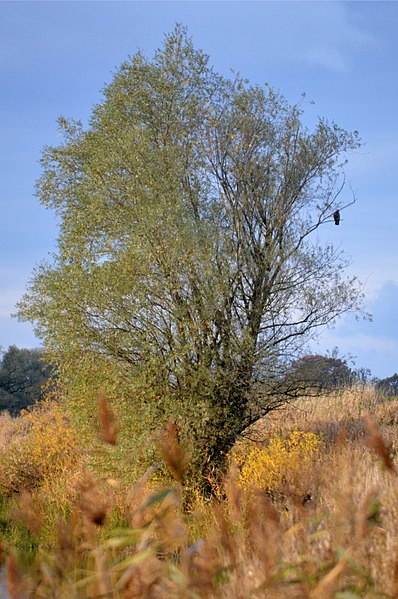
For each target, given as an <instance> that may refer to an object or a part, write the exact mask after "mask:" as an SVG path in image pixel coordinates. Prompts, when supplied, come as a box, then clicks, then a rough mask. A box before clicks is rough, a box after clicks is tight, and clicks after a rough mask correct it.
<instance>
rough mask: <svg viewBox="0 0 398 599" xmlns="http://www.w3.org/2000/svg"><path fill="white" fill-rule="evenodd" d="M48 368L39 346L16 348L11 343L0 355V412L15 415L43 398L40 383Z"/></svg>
mask: <svg viewBox="0 0 398 599" xmlns="http://www.w3.org/2000/svg"><path fill="white" fill-rule="evenodd" d="M50 374H51V368H50V366H49V364H48V363H46V361H45V359H44V353H43V350H42V349H19V348H18V347H16V346H15V345H11V346H10V347H9V348H8V350H7V351H5V352H3V353H2V354H0V411H3V410H7V411H8V412H9V413H10V414H11V415H13V416H16V415H17V414H19V412H20V411H21V410H23V409H25V408H27V407H29V406H30V405H32V404H33V403H34V402H35V401H36V400H40V399H42V398H43V386H44V385H45V384H46V382H47V381H48V379H49V377H50Z"/></svg>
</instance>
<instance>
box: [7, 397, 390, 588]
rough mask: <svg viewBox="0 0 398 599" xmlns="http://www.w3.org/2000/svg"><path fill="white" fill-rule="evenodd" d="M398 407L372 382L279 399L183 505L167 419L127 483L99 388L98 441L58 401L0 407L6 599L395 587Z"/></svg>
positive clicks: (115, 428)
mask: <svg viewBox="0 0 398 599" xmlns="http://www.w3.org/2000/svg"><path fill="white" fill-rule="evenodd" d="M397 408H398V401H397V400H394V399H389V400H388V401H386V400H385V399H383V398H382V397H380V396H378V395H377V394H376V393H375V392H374V391H373V390H372V389H370V388H358V389H352V390H346V391H344V392H341V393H336V394H334V395H327V396H324V397H318V398H302V399H301V400H299V401H298V402H297V403H294V404H292V405H287V406H285V407H284V408H283V409H281V410H280V411H276V412H273V413H272V414H270V415H268V417H267V418H266V419H262V420H260V421H259V422H258V423H256V424H255V425H253V426H252V427H251V428H249V429H248V430H247V431H246V433H245V435H243V436H242V438H241V439H240V440H239V441H238V442H237V443H236V444H235V446H234V448H233V450H232V451H231V452H230V455H229V469H228V472H227V474H226V476H225V478H224V480H223V481H222V482H220V481H219V479H217V478H214V480H212V481H209V482H210V484H212V486H213V496H212V498H211V499H205V498H204V497H203V496H201V495H197V496H196V497H194V498H193V497H192V496H190V504H189V508H188V507H187V505H186V503H185V502H184V494H185V493H186V488H185V486H186V476H185V475H186V471H187V466H188V461H189V456H188V455H187V453H186V451H184V449H183V448H182V447H181V445H180V443H179V440H178V428H177V427H176V425H175V424H174V423H173V422H169V424H168V427H167V429H166V430H165V431H164V435H163V437H162V438H161V439H160V440H159V443H158V452H157V455H155V456H154V458H155V459H156V461H154V462H153V465H152V467H151V468H149V469H147V470H146V471H142V472H141V476H137V478H136V479H135V481H134V482H133V483H131V480H130V479H129V477H123V472H125V471H127V470H128V463H127V462H128V457H127V456H126V455H125V454H124V452H123V451H122V452H121V454H119V453H118V438H119V436H123V430H122V425H121V424H120V423H119V424H118V422H117V420H115V419H114V415H113V413H112V410H111V408H110V402H108V401H106V399H105V396H104V395H101V396H100V398H99V402H98V412H97V413H96V414H95V415H94V417H93V427H94V428H96V430H97V433H98V447H97V448H95V447H90V446H84V444H80V443H81V441H80V440H79V437H78V435H76V434H75V431H74V430H73V427H72V424H71V420H70V419H69V417H68V416H67V414H66V412H65V411H64V408H63V406H62V403H60V402H59V400H58V399H57V398H54V397H53V398H50V399H49V400H47V401H46V402H44V403H42V404H40V405H38V406H37V407H36V408H34V409H33V410H30V411H27V412H25V413H23V414H22V415H21V416H20V417H18V418H14V419H12V418H10V417H9V416H7V414H3V415H2V416H1V419H0V465H1V480H0V483H1V527H2V533H3V534H2V537H3V542H2V559H3V560H5V561H6V562H7V584H8V594H9V597H10V598H15V599H16V598H17V597H18V598H20V597H43V598H50V597H57V598H58V597H64V598H68V599H69V598H76V599H80V598H90V599H93V598H94V597H114V598H135V597H137V598H138V597H154V598H163V597H165V598H166V597H170V598H171V597H184V598H185V597H187V598H188V597H192V598H196V597H209V598H210V597H220V598H221V597H237V598H238V597H239V598H240V597H242V598H243V597H272V598H274V597H275V598H281V599H282V598H290V597H291V598H307V597H308V598H311V599H314V598H317V597H319V598H320V599H325V598H326V599H327V598H328V597H330V598H332V597H333V598H336V599H337V598H339V599H353V598H355V597H367V598H376V597H380V598H381V597H383V598H389V599H392V598H394V597H398V524H397V523H398V518H397V516H398V514H397V505H398V501H397V499H398V482H397V477H396V469H395V465H394V461H395V455H396V452H397V448H398V435H397V427H396V424H397V422H396V420H397V415H396V414H397ZM369 414H371V416H370V415H369ZM98 422H99V424H98ZM101 447H102V451H103V455H108V458H109V459H108V461H106V460H104V462H103V465H102V466H101V460H99V459H98V460H97V461H94V462H93V460H92V455H91V454H92V452H94V453H95V452H98V451H100V448H101ZM109 456H113V458H114V461H115V462H117V461H118V459H119V464H118V466H117V468H116V467H115V470H117V471H118V473H119V476H116V475H115V476H113V477H112V476H110V463H111V462H112V459H111V457H109ZM131 458H132V456H130V459H131ZM121 461H123V462H125V463H124V465H123V467H121V465H120V462H121ZM132 461H134V460H133V459H132ZM134 468H135V469H136V471H137V472H138V470H139V468H138V466H137V464H136V465H135V466H134ZM166 469H167V470H166Z"/></svg>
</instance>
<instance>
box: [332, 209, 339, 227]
mask: <svg viewBox="0 0 398 599" xmlns="http://www.w3.org/2000/svg"><path fill="white" fill-rule="evenodd" d="M333 218H334V224H335V225H339V224H340V210H336V211H335V212H333Z"/></svg>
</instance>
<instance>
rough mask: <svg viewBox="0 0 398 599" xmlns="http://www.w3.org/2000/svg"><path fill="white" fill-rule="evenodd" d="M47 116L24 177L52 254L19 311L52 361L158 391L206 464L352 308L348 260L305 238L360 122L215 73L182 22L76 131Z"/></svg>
mask: <svg viewBox="0 0 398 599" xmlns="http://www.w3.org/2000/svg"><path fill="white" fill-rule="evenodd" d="M59 125H60V128H61V130H62V132H63V134H64V137H65V141H64V143H63V144H61V145H59V146H56V147H48V148H46V149H45V151H44V154H43V158H42V166H43V175H42V177H41V179H40V180H39V182H38V187H37V191H38V196H39V198H40V200H41V202H42V203H43V204H44V205H45V206H46V207H49V208H52V209H54V210H55V211H56V213H57V215H58V219H59V223H60V235H59V240H58V251H57V253H56V255H55V256H54V261H53V262H52V263H43V264H42V265H41V266H40V267H39V268H38V269H36V271H35V272H34V275H33V278H32V281H31V284H30V286H29V290H28V292H27V294H26V295H25V297H24V299H23V300H22V302H21V303H20V307H19V310H20V311H19V314H20V317H21V318H22V319H25V320H32V321H33V322H34V323H35V326H36V332H37V334H38V335H39V336H40V337H41V338H42V339H43V341H44V343H45V345H46V346H47V347H48V348H49V349H52V350H53V351H54V354H55V355H56V356H57V360H58V361H60V362H61V363H62V364H63V368H64V370H65V369H66V370H67V368H66V366H65V365H66V364H74V365H76V363H78V362H79V360H80V359H81V356H89V355H92V356H98V357H99V358H101V360H105V361H106V363H107V364H109V368H112V367H114V368H116V369H119V370H120V369H122V370H123V368H124V370H125V372H126V373H128V374H126V376H131V380H136V379H137V377H139V378H140V381H142V385H145V386H146V388H147V389H148V390H149V391H150V392H151V393H152V394H154V393H155V392H154V391H153V390H154V389H156V390H157V391H156V393H155V395H156V401H157V405H158V407H159V410H158V413H159V417H163V416H164V417H166V416H167V415H169V414H172V415H174V417H175V419H176V421H177V422H178V424H179V427H180V430H181V433H182V434H183V435H185V438H187V439H189V440H190V445H191V448H192V451H193V453H194V460H193V461H194V463H195V464H196V467H197V469H199V470H202V471H203V469H205V468H211V467H214V466H215V465H217V464H218V463H219V462H220V461H221V462H222V460H223V459H224V456H225V454H226V452H227V451H228V449H229V448H230V447H231V445H232V444H233V443H234V441H235V439H236V438H237V435H239V434H240V433H241V432H242V431H243V430H244V429H245V427H247V426H248V425H249V424H250V423H251V422H253V421H254V420H255V419H256V418H258V417H259V416H261V415H264V414H266V413H267V412H268V411H269V410H271V409H274V408H275V407H277V406H278V405H280V404H281V403H283V402H284V400H285V399H284V396H283V395H281V394H280V393H278V396H276V394H275V390H276V389H279V390H281V388H282V387H281V381H282V380H283V372H284V370H285V369H286V367H287V364H288V362H289V361H290V360H291V359H292V358H293V357H294V356H295V354H296V352H297V351H298V349H301V348H302V347H303V344H305V342H306V340H308V339H309V338H311V337H312V336H313V335H314V334H315V333H316V332H317V331H318V330H320V329H321V328H324V327H325V326H328V325H330V324H332V323H333V322H334V321H335V319H336V318H337V317H338V316H339V315H341V314H342V313H344V312H346V311H348V310H356V309H357V308H358V306H359V303H360V296H361V294H360V291H359V288H358V286H357V284H356V281H355V279H346V278H345V277H344V267H345V266H346V265H347V260H346V258H345V256H344V255H343V254H342V253H341V252H340V251H338V250H336V249H334V248H333V246H332V245H331V244H327V245H325V246H322V245H320V244H319V243H318V242H317V239H316V236H313V235H311V234H313V233H314V232H316V231H317V229H318V228H319V227H321V225H324V224H326V223H328V224H329V223H333V216H332V215H333V213H334V212H335V210H337V209H339V210H340V211H341V210H342V209H343V208H344V207H345V205H346V204H344V202H343V201H342V191H343V188H344V174H343V165H344V162H345V160H346V154H347V152H349V151H350V150H353V149H355V148H357V147H358V145H359V141H358V134H357V132H354V133H349V132H346V131H344V130H342V129H341V128H339V127H338V126H337V125H336V124H334V123H329V122H327V121H326V120H324V119H320V120H319V122H318V124H317V126H316V128H315V130H314V131H313V132H310V131H309V130H307V128H306V127H305V126H304V125H303V123H302V110H301V108H300V106H299V105H293V106H291V105H289V104H288V102H287V101H286V100H285V99H284V98H283V97H282V96H281V95H280V94H279V93H277V92H275V91H274V90H273V89H272V88H270V87H266V88H263V87H260V86H252V85H249V83H248V82H247V81H245V80H243V79H242V78H241V77H239V76H236V77H235V78H234V79H233V80H230V79H227V78H225V77H223V76H222V75H220V74H218V73H216V72H214V70H213V69H212V68H211V67H210V66H209V61H208V57H207V56H206V55H205V54H203V53H202V52H201V51H196V50H195V49H194V48H193V45H192V42H191V40H190V39H189V38H188V37H187V34H186V31H185V30H184V29H183V28H181V27H179V26H178V27H177V28H176V29H175V31H174V32H173V33H172V34H170V35H168V36H166V39H165V43H164V46H163V47H162V48H161V49H160V50H158V51H157V52H156V54H155V57H154V59H153V60H152V61H150V60H148V59H147V58H146V57H144V56H143V55H142V54H141V53H138V54H136V55H135V56H134V57H133V58H132V59H130V60H128V61H127V62H125V63H124V64H123V65H122V66H121V68H120V69H119V70H118V72H117V73H116V74H115V76H114V79H113V81H112V82H111V84H110V85H108V86H107V87H106V89H105V92H104V99H103V101H102V102H101V103H100V104H99V105H98V106H96V107H95V108H94V110H93V113H92V116H91V120H90V122H89V125H88V127H87V128H86V129H84V128H83V126H82V124H81V123H79V122H76V121H67V120H66V119H64V118H61V119H59ZM123 365H125V366H124V367H123ZM73 367H74V366H73ZM73 367H71V368H69V375H70V376H72V373H73ZM132 401H133V400H132Z"/></svg>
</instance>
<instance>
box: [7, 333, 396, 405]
mask: <svg viewBox="0 0 398 599" xmlns="http://www.w3.org/2000/svg"><path fill="white" fill-rule="evenodd" d="M50 375H51V367H50V365H49V364H48V363H47V362H46V360H45V358H44V351H43V350H42V349H38V348H36V349H24V348H22V349H19V348H18V347H16V346H15V345H11V346H10V347H9V348H8V350H7V351H5V352H3V353H2V354H0V411H2V410H7V411H8V412H9V413H10V414H11V415H13V416H15V415H17V414H19V412H20V411H21V410H23V409H25V408H27V407H29V406H30V405H32V404H33V403H34V402H35V401H36V400H41V399H42V398H43V387H44V386H45V384H46V383H47V381H48V379H49V378H50ZM287 377H288V378H289V382H290V383H292V382H295V383H297V385H299V386H300V387H302V386H303V385H305V386H308V387H317V388H321V389H325V390H326V389H337V388H346V387H351V386H352V385H355V384H357V383H360V382H362V383H371V384H373V385H374V386H375V389H376V390H377V391H380V392H381V393H383V394H384V395H387V396H396V395H398V374H397V373H395V374H393V375H392V376H390V377H387V378H384V379H377V378H372V377H371V373H370V370H368V369H364V368H359V369H358V368H354V367H353V366H350V365H349V363H348V361H347V360H346V359H345V358H341V357H338V356H337V355H336V353H332V354H331V355H328V356H323V355H318V354H307V355H305V356H303V357H302V358H300V359H299V360H296V361H295V362H294V363H293V364H292V366H291V368H290V370H289V371H288V374H287Z"/></svg>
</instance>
